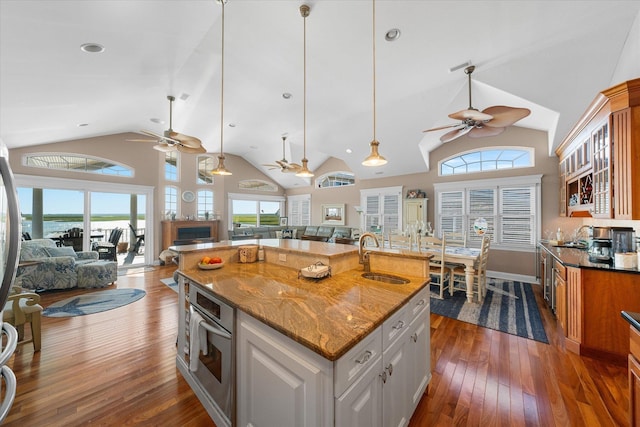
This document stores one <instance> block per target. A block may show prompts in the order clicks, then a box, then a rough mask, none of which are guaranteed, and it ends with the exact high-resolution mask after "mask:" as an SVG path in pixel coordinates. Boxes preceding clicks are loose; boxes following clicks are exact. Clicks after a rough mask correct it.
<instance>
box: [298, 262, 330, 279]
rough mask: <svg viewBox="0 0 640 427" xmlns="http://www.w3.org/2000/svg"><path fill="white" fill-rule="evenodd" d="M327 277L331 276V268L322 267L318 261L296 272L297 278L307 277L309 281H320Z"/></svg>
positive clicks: (328, 266)
mask: <svg viewBox="0 0 640 427" xmlns="http://www.w3.org/2000/svg"><path fill="white" fill-rule="evenodd" d="M327 276H331V266H330V265H324V264H323V263H322V262H320V261H318V262H316V263H315V264H311V265H310V266H308V267H304V268H303V269H301V270H300V271H299V272H298V278H300V277H307V278H310V279H322V278H324V277H327Z"/></svg>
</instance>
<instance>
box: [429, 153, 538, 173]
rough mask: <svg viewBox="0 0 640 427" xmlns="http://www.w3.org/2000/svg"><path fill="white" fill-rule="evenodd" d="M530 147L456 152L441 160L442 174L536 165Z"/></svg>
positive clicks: (440, 170)
mask: <svg viewBox="0 0 640 427" xmlns="http://www.w3.org/2000/svg"><path fill="white" fill-rule="evenodd" d="M533 159H534V150H533V148H530V147H487V148H482V149H479V150H474V151H467V152H465V153H459V154H456V155H455V156H453V157H449V158H448V159H444V160H442V161H440V168H439V173H440V175H441V176H443V175H444V176H446V175H462V174H467V173H476V172H489V171H496V170H502V169H516V168H527V167H532V166H534V162H533Z"/></svg>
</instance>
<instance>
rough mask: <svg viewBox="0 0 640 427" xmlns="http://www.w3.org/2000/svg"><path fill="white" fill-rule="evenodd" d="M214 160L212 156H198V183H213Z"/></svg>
mask: <svg viewBox="0 0 640 427" xmlns="http://www.w3.org/2000/svg"><path fill="white" fill-rule="evenodd" d="M214 160H215V159H214V158H213V157H212V156H198V178H197V183H198V184H213V175H211V171H213V170H214V169H215V165H214Z"/></svg>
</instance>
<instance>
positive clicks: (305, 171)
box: [296, 4, 313, 178]
mask: <svg viewBox="0 0 640 427" xmlns="http://www.w3.org/2000/svg"><path fill="white" fill-rule="evenodd" d="M310 11H311V9H310V8H309V6H307V5H306V4H303V5H302V6H300V15H301V16H302V18H303V21H304V27H303V34H304V36H303V41H304V43H303V44H304V54H303V62H304V78H303V99H304V102H303V104H304V108H303V151H302V161H301V163H302V169H300V171H298V173H296V176H299V177H300V178H311V177H312V176H313V172H311V171H310V170H309V168H308V166H307V163H308V162H309V160H307V16H309V12H310Z"/></svg>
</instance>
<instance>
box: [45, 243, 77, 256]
mask: <svg viewBox="0 0 640 427" xmlns="http://www.w3.org/2000/svg"><path fill="white" fill-rule="evenodd" d="M44 250H45V251H47V253H48V254H49V256H50V257H56V256H70V257H73V258H78V254H76V251H74V250H73V248H72V247H71V246H62V247H60V248H44Z"/></svg>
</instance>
